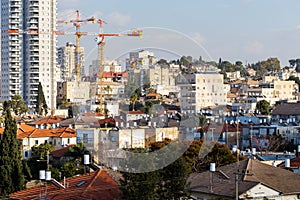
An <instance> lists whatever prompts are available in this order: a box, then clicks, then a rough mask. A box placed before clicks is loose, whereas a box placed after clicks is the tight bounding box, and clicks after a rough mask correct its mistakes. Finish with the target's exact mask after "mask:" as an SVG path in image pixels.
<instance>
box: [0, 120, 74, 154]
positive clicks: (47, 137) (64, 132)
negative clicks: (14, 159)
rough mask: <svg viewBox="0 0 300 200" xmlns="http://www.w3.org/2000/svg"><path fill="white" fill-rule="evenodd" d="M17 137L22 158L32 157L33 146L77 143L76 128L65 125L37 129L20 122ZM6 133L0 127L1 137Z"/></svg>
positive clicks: (60, 145) (58, 145) (57, 147)
mask: <svg viewBox="0 0 300 200" xmlns="http://www.w3.org/2000/svg"><path fill="white" fill-rule="evenodd" d="M17 126H18V129H17V139H18V140H19V141H20V144H21V151H22V158H24V159H28V158H30V157H31V148H32V147H33V146H38V145H40V144H45V143H49V144H52V145H54V147H55V149H60V148H62V147H64V146H68V145H72V144H76V132H75V130H73V129H71V128H68V127H63V128H54V129H43V128H42V129H37V128H34V127H32V126H29V125H26V124H23V123H21V124H18V125H17ZM3 133H4V127H0V139H1V138H2V135H3Z"/></svg>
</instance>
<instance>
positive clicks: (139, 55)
mask: <svg viewBox="0 0 300 200" xmlns="http://www.w3.org/2000/svg"><path fill="white" fill-rule="evenodd" d="M156 62H157V59H156V58H155V56H154V53H153V52H151V51H147V50H141V51H137V52H130V53H129V59H128V60H127V62H126V69H127V70H130V69H132V68H148V67H149V66H151V65H154V64H155V63H156Z"/></svg>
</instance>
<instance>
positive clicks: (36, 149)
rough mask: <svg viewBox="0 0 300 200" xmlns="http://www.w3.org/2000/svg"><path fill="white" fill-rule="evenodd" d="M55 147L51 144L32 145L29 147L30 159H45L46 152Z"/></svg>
mask: <svg viewBox="0 0 300 200" xmlns="http://www.w3.org/2000/svg"><path fill="white" fill-rule="evenodd" d="M54 150H55V147H54V146H53V145H51V144H48V143H46V144H40V145H39V146H33V147H32V148H31V158H32V159H42V160H46V159H47V154H48V152H51V151H54Z"/></svg>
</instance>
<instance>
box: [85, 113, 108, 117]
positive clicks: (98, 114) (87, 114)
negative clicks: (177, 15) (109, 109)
mask: <svg viewBox="0 0 300 200" xmlns="http://www.w3.org/2000/svg"><path fill="white" fill-rule="evenodd" d="M83 116H87V117H93V116H94V117H103V116H104V114H102V113H100V112H95V113H83Z"/></svg>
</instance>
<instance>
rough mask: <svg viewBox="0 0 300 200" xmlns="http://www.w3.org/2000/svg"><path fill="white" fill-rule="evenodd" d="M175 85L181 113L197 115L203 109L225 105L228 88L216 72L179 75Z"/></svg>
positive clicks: (221, 76)
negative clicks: (177, 87) (178, 92)
mask: <svg viewBox="0 0 300 200" xmlns="http://www.w3.org/2000/svg"><path fill="white" fill-rule="evenodd" d="M177 85H178V86H179V87H180V106H181V112H182V113H198V112H200V109H201V108H203V107H208V106H216V105H226V103H227V100H226V98H227V92H229V91H226V88H228V87H226V85H225V84H224V83H223V75H222V74H219V73H217V72H200V73H196V74H186V75H180V76H179V79H178V82H177Z"/></svg>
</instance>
